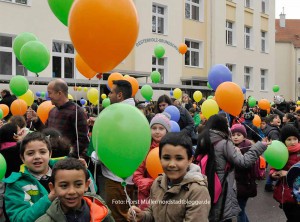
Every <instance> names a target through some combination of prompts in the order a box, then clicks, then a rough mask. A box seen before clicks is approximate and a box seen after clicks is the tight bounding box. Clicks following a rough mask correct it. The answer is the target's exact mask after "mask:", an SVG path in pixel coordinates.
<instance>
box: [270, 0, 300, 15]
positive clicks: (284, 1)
mask: <svg viewBox="0 0 300 222" xmlns="http://www.w3.org/2000/svg"><path fill="white" fill-rule="evenodd" d="M270 1H275V4H276V8H275V17H276V18H279V14H280V13H281V12H282V7H284V13H285V14H286V18H287V19H300V0H270Z"/></svg>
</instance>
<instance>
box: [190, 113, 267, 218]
mask: <svg viewBox="0 0 300 222" xmlns="http://www.w3.org/2000/svg"><path fill="white" fill-rule="evenodd" d="M266 145H267V144H266V143H265V144H263V143H261V142H257V143H256V144H254V145H252V147H251V148H250V149H249V150H248V152H247V153H245V154H244V155H242V153H241V152H240V150H239V149H236V148H235V146H234V144H233V143H232V141H231V139H230V133H229V129H228V123H227V120H226V118H224V117H222V116H220V115H213V116H211V117H210V118H209V119H208V121H207V124H206V126H205V129H204V130H203V132H202V133H201V134H200V135H199V139H198V145H197V149H196V153H195V156H196V157H195V158H197V156H198V155H199V154H201V155H206V154H207V155H208V161H207V166H206V176H207V179H208V190H209V194H210V197H211V198H212V199H213V198H214V197H215V189H214V188H215V180H214V179H215V173H216V174H217V176H218V178H219V180H220V182H221V184H222V188H223V189H222V193H221V194H220V196H219V198H218V200H217V202H216V203H215V204H212V205H211V206H212V209H211V211H210V215H209V220H210V221H231V220H232V219H233V218H235V217H237V216H238V214H239V212H240V208H239V206H238V201H237V195H236V184H235V180H234V178H235V173H234V170H232V169H233V168H234V166H238V167H241V168H248V167H250V166H251V165H252V164H254V162H255V161H256V159H257V158H258V157H259V155H261V154H262V153H263V152H264V151H265V150H266V148H267V147H266ZM198 159H199V158H198ZM200 160H201V159H200ZM228 165H230V168H229V169H228V167H227V166H228ZM225 168H226V169H225Z"/></svg>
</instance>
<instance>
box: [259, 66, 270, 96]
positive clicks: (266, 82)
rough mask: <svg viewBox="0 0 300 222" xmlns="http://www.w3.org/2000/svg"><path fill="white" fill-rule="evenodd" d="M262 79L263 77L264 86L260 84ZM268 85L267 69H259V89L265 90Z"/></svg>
mask: <svg viewBox="0 0 300 222" xmlns="http://www.w3.org/2000/svg"><path fill="white" fill-rule="evenodd" d="M262 79H264V88H263V86H262ZM267 85H268V70H267V69H260V91H267Z"/></svg>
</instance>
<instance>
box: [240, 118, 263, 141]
mask: <svg viewBox="0 0 300 222" xmlns="http://www.w3.org/2000/svg"><path fill="white" fill-rule="evenodd" d="M242 124H243V125H244V126H245V128H246V131H247V139H249V140H253V141H254V142H257V141H260V140H261V138H260V137H259V136H258V135H259V132H258V128H257V127H256V126H254V125H253V123H252V120H245V121H244V122H243V123H242Z"/></svg>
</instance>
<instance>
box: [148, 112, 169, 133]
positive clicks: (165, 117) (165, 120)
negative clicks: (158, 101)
mask: <svg viewBox="0 0 300 222" xmlns="http://www.w3.org/2000/svg"><path fill="white" fill-rule="evenodd" d="M170 119H171V116H170V114H169V113H166V112H163V113H158V114H156V115H155V116H154V117H153V118H152V120H151V122H150V128H151V127H152V126H153V125H154V124H160V125H162V126H163V127H165V128H166V130H167V132H170V131H171V123H170Z"/></svg>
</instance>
